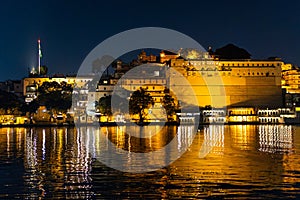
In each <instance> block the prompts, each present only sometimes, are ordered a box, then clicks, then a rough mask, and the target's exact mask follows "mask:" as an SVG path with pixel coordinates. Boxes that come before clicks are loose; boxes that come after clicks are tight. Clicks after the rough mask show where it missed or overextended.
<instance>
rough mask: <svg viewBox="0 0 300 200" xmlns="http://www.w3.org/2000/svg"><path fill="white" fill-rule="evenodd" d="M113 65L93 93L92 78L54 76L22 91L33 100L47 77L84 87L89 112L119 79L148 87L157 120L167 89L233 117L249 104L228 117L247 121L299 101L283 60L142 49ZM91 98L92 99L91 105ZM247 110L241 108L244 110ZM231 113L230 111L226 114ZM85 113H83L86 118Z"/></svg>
mask: <svg viewBox="0 0 300 200" xmlns="http://www.w3.org/2000/svg"><path fill="white" fill-rule="evenodd" d="M141 64H149V66H150V68H151V66H152V69H151V70H149V71H147V72H146V75H145V74H143V73H145V72H143V71H141V72H139V71H136V72H135V73H130V71H132V70H135V67H136V66H139V65H141ZM149 66H148V67H149ZM113 68H114V72H113V73H112V74H107V75H106V76H105V77H104V76H103V77H102V78H101V80H100V81H99V82H98V84H97V86H96V90H93V91H90V90H88V83H89V82H90V81H93V76H86V77H77V78H76V77H58V78H57V80H56V79H55V77H53V78H25V79H24V80H23V87H24V95H25V96H26V97H27V100H28V102H29V101H32V99H34V98H36V95H38V92H37V91H36V87H35V86H34V85H41V83H42V82H43V81H57V82H62V81H65V82H67V83H72V84H75V85H76V87H77V88H78V86H79V88H81V91H79V92H80V93H81V94H83V95H82V97H81V98H82V99H81V101H80V102H77V104H78V105H75V107H77V109H78V110H80V107H82V108H83V107H86V106H87V110H90V111H92V110H94V109H95V108H94V105H93V104H92V103H93V102H95V100H96V101H97V100H99V99H100V98H101V97H104V96H108V95H111V94H112V93H113V92H114V91H115V90H116V89H115V86H116V84H117V83H118V86H120V87H121V88H123V89H125V90H126V91H130V92H133V91H135V90H137V89H139V88H140V87H144V88H145V89H147V91H148V92H149V93H150V94H151V95H152V96H153V97H154V100H155V104H154V106H153V107H152V111H151V112H152V113H149V114H153V115H156V119H158V118H159V117H157V116H160V115H161V116H163V114H162V113H160V112H161V111H160V109H161V101H162V98H163V96H164V93H165V92H166V91H168V92H170V94H171V95H173V96H174V97H176V99H177V100H178V101H179V99H180V105H181V106H182V105H188V106H201V107H205V106H212V107H213V108H220V109H221V108H224V107H227V108H228V110H229V112H228V113H233V115H234V113H237V111H236V110H234V108H239V109H241V108H245V109H246V111H247V109H249V108H251V109H252V108H255V109H254V110H253V112H250V113H249V115H250V116H249V117H246V118H247V119H246V118H245V117H244V118H241V117H230V116H229V117H228V119H234V120H235V121H236V120H237V119H241V120H244V119H245V120H246V121H249V120H248V118H249V119H250V118H251V120H250V121H261V122H268V119H265V118H266V117H268V116H267V115H266V114H265V113H269V111H268V110H266V109H278V108H283V107H286V106H287V107H293V106H295V104H294V103H293V102H292V100H290V99H291V98H287V95H286V94H291V95H293V94H297V93H299V92H300V89H299V88H300V87H299V85H300V82H299V81H298V78H299V77H300V72H299V70H297V69H296V68H295V67H294V66H292V65H291V64H286V63H284V62H283V61H282V60H281V59H279V58H272V59H266V60H254V59H243V60H237V59H235V60H221V59H220V60H219V59H217V58H214V57H211V56H210V55H209V53H208V52H199V51H196V50H186V51H185V52H183V53H182V52H180V53H173V52H170V51H166V50H164V51H161V53H160V54H159V56H155V55H147V54H146V52H145V51H142V52H141V53H140V54H139V55H138V57H137V60H134V61H133V62H131V64H125V63H122V62H121V61H116V62H115V63H114V66H113ZM148 69H149V68H148ZM178 74H180V75H178ZM189 88H192V91H193V92H192V93H191V92H188V91H189ZM166 89H167V90H166ZM168 89H170V90H168ZM84 95H86V97H84ZM195 98H196V100H197V101H195ZM89 102H92V103H91V104H89ZM176 103H177V102H176ZM230 109H231V110H230ZM259 109H265V110H266V111H265V112H264V111H262V112H260V118H259V117H254V116H253V115H256V114H257V113H258V110H259ZM243 112H244V111H243V110H242V111H241V113H243ZM228 113H227V112H226V115H227V114H228ZM88 115H89V114H88ZM209 115H210V116H211V115H214V113H209ZM218 115H219V114H218ZM236 115H237V116H238V115H239V114H236ZM279 115H280V113H279ZM87 117H88V116H85V117H84V116H83V118H84V120H86V118H87ZM220 117H221V118H220ZM224 117H225V116H224V114H222V116H219V120H221V121H226V119H225V118H224ZM90 118H91V117H90ZM254 118H255V119H254ZM277 118H278V116H274V119H272V120H273V121H272V122H279V121H280V119H277Z"/></svg>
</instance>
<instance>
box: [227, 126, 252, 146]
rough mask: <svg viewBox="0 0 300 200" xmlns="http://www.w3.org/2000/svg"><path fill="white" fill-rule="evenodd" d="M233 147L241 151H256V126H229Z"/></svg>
mask: <svg viewBox="0 0 300 200" xmlns="http://www.w3.org/2000/svg"><path fill="white" fill-rule="evenodd" d="M229 131H230V134H231V145H232V146H233V147H236V148H239V149H241V150H250V149H255V131H256V130H255V126H251V125H235V126H229Z"/></svg>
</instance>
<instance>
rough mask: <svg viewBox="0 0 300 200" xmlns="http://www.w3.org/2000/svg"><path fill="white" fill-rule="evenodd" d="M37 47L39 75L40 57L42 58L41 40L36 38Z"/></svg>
mask: <svg viewBox="0 0 300 200" xmlns="http://www.w3.org/2000/svg"><path fill="white" fill-rule="evenodd" d="M38 49H39V55H38V65H39V66H38V69H39V75H40V74H41V58H42V49H41V40H40V39H38Z"/></svg>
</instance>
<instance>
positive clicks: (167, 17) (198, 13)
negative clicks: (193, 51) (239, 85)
mask: <svg viewBox="0 0 300 200" xmlns="http://www.w3.org/2000/svg"><path fill="white" fill-rule="evenodd" d="M129 2H133V1H112V0H109V1H100V0H99V1H71V0H70V1H50V0H49V1H43V0H41V1H30V0H28V1H22V0H19V1H15V0H3V1H1V2H0V20H1V23H0V25H1V29H0V44H1V46H0V80H1V81H4V80H7V79H21V78H23V77H25V76H26V75H27V69H28V68H31V67H33V66H37V39H38V38H40V39H41V41H42V51H43V60H42V64H43V65H46V66H48V68H49V72H50V74H53V73H76V72H77V70H78V68H79V67H80V64H81V63H82V61H83V59H84V58H85V57H86V56H87V54H88V53H89V52H90V51H91V50H92V49H93V48H94V47H96V46H97V45H98V44H99V43H100V42H102V41H103V40H105V39H106V38H108V37H110V36H112V35H114V34H117V33H119V32H122V31H125V30H128V29H132V28H138V27H146V26H155V27H164V28H170V29H174V30H177V31H180V32H182V33H184V34H187V35H189V36H190V37H192V38H194V39H195V40H197V41H198V42H199V43H200V44H201V45H202V46H203V47H205V48H207V47H208V46H212V47H213V49H216V48H219V47H222V46H224V45H226V44H228V43H233V44H235V45H237V46H239V47H242V48H245V49H246V50H248V51H249V53H251V54H252V58H267V57H270V56H278V57H281V58H282V59H283V60H284V61H286V62H291V63H293V64H296V65H300V39H299V37H300V1H298V0H290V1H282V0H280V1H278V0H271V1H262V0H253V1H243V0H239V1H216V0H214V1H213V0H207V1H201V0H198V1H142V0H141V1H134V2H133V3H129Z"/></svg>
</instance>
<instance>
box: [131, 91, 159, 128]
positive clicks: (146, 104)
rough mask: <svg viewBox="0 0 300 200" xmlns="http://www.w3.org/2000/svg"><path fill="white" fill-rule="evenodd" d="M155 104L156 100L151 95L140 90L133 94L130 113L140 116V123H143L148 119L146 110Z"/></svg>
mask: <svg viewBox="0 0 300 200" xmlns="http://www.w3.org/2000/svg"><path fill="white" fill-rule="evenodd" d="M153 104H154V100H153V98H152V97H151V95H150V94H149V93H148V92H147V91H146V90H144V89H143V88H140V89H139V90H137V91H135V92H133V93H132V95H131V97H130V100H129V113H130V114H138V115H139V122H140V123H142V122H143V121H144V120H145V118H146V113H145V109H148V108H150V106H151V105H153Z"/></svg>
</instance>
